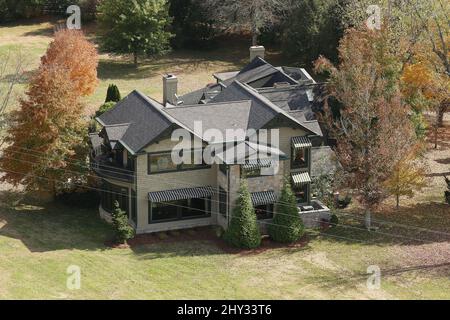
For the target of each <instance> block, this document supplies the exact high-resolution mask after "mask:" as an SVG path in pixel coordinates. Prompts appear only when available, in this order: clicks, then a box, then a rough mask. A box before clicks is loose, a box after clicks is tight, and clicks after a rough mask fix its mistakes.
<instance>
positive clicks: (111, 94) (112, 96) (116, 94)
mask: <svg viewBox="0 0 450 320" xmlns="http://www.w3.org/2000/svg"><path fill="white" fill-rule="evenodd" d="M121 99H122V98H121V96H120V91H119V88H117V86H116V85H115V84H110V85H109V86H108V91H106V99H105V103H106V102H111V101H113V102H119V101H120V100H121Z"/></svg>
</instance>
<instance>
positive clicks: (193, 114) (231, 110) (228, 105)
mask: <svg viewBox="0 0 450 320" xmlns="http://www.w3.org/2000/svg"><path fill="white" fill-rule="evenodd" d="M251 107H252V103H251V101H249V100H242V101H236V102H234V101H227V102H219V103H207V104H196V105H190V106H189V105H187V106H186V105H182V106H176V107H175V106H171V107H166V108H165V109H164V112H166V113H168V114H169V115H171V116H172V117H173V118H175V119H177V120H178V121H180V122H181V123H183V124H184V125H185V126H186V127H187V128H188V129H189V130H190V131H191V132H194V123H195V122H196V121H197V122H200V123H201V129H202V132H196V134H197V135H198V136H201V138H202V139H203V140H205V141H208V142H210V141H209V138H208V137H205V136H204V135H203V133H204V132H205V131H206V130H208V129H217V130H219V131H220V132H221V133H222V135H223V138H224V139H225V138H226V130H227V129H235V130H236V129H242V131H243V132H244V135H243V136H239V137H237V139H238V140H244V139H245V130H247V128H249V122H250V112H251ZM214 142H218V141H214Z"/></svg>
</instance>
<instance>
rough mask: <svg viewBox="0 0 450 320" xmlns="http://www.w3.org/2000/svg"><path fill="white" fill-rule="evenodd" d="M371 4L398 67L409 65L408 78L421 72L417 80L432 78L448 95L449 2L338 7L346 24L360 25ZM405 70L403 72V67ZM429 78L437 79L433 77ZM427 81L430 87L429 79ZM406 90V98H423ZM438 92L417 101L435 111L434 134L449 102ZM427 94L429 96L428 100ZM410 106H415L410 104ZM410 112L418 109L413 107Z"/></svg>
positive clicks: (358, 1) (365, 1)
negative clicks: (380, 15) (378, 10)
mask: <svg viewBox="0 0 450 320" xmlns="http://www.w3.org/2000/svg"><path fill="white" fill-rule="evenodd" d="M374 4H376V5H379V6H380V8H381V14H382V21H383V25H384V28H385V29H386V30H387V31H388V33H389V43H390V44H391V46H390V50H391V51H392V52H393V53H395V55H396V56H397V58H398V59H399V61H400V62H401V63H402V69H405V68H407V67H410V71H412V72H411V75H412V76H413V77H412V78H410V79H411V80H415V79H414V72H415V71H418V72H422V73H421V76H424V77H425V78H422V79H417V80H419V81H421V82H422V84H424V83H423V81H424V80H432V82H434V83H437V84H438V85H439V86H440V87H443V88H444V89H445V94H446V96H448V94H447V93H448V90H449V77H450V61H449V57H450V54H449V44H448V41H449V34H450V23H449V16H448V12H449V11H450V3H449V2H448V1H443V0H431V1H422V0H405V1H393V0H387V1H386V0H347V1H345V2H344V5H343V9H342V12H343V16H344V19H343V20H344V21H345V22H346V25H347V26H360V25H362V24H363V23H364V21H366V19H367V18H368V14H367V12H366V10H367V7H368V5H374ZM414 69H416V70H414ZM420 69H422V70H420ZM405 71H406V72H407V70H405ZM424 71H426V72H425V73H426V74H425V73H424ZM433 78H434V79H436V80H437V81H434V80H433ZM429 84H430V85H429V87H430V88H431V87H432V84H431V82H430V83H429ZM409 89H411V88H409ZM416 90H418V91H421V90H422V88H421V87H420V86H419V87H416ZM441 92H442V91H441ZM407 93H409V94H411V95H410V96H406V99H408V100H409V101H408V102H411V100H413V99H417V98H424V97H423V96H420V95H421V94H420V93H417V94H415V93H414V91H411V90H408V91H407ZM439 96H442V95H441V94H440V95H437V96H436V95H432V96H431V97H428V98H426V99H424V100H423V101H421V102H422V103H423V104H426V105H427V107H429V108H431V109H432V110H433V111H435V113H436V122H435V124H434V126H435V137H436V133H437V127H440V126H442V119H443V115H444V112H445V111H446V110H447V108H448V105H449V104H450V102H449V99H448V97H447V98H446V99H445V98H442V97H441V98H440V99H439V98H438V97H439ZM430 98H431V100H429V99H430ZM413 102H416V103H417V102H419V101H417V100H416V101H413ZM412 107H413V108H415V107H416V106H415V105H414V104H413V105H412ZM414 112H416V113H417V112H420V111H418V110H417V109H415V110H414Z"/></svg>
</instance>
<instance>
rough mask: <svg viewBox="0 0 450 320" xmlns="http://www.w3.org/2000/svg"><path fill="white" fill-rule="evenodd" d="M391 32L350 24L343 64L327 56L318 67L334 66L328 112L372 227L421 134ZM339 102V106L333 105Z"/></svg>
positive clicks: (346, 176) (349, 182) (346, 174)
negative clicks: (393, 49)
mask: <svg viewBox="0 0 450 320" xmlns="http://www.w3.org/2000/svg"><path fill="white" fill-rule="evenodd" d="M385 36H386V33H384V32H383V31H382V30H381V31H377V30H375V31H371V30H368V29H365V30H356V29H348V30H347V31H346V32H345V35H344V37H343V38H342V40H341V42H340V45H339V65H338V66H334V65H332V64H331V62H330V61H328V60H327V59H326V58H324V57H320V58H319V59H318V60H317V61H316V62H315V70H316V72H324V71H326V72H328V73H329V81H328V83H327V85H326V88H327V98H326V99H325V115H324V118H325V120H326V122H327V124H328V127H329V130H330V131H331V133H332V135H333V136H334V137H335V138H336V140H337V147H336V150H335V153H336V157H337V159H338V160H339V162H340V163H341V165H342V169H341V176H342V177H341V179H339V180H340V181H342V183H343V186H345V187H348V188H351V189H352V190H354V192H355V195H356V197H357V199H358V200H359V202H360V203H361V205H362V206H363V207H364V210H365V225H366V227H367V228H368V229H370V228H371V213H372V212H373V211H374V210H375V209H376V208H377V207H378V205H379V204H380V203H381V202H382V201H383V200H384V199H385V198H387V197H388V196H389V195H390V193H389V190H388V189H387V187H386V181H387V180H388V179H389V178H390V177H391V176H392V173H393V172H394V168H395V167H396V165H397V163H399V161H400V160H401V159H402V158H403V156H404V155H405V154H407V153H408V152H409V150H410V149H411V148H413V146H414V145H415V134H414V130H413V127H412V124H411V121H410V119H409V117H408V111H409V109H410V107H409V106H407V105H405V104H404V102H403V99H402V96H401V93H400V91H399V87H398V81H397V79H398V74H399V68H398V66H397V65H396V59H395V57H393V56H392V53H391V51H390V50H388V44H387V43H386V41H385ZM332 108H334V110H332Z"/></svg>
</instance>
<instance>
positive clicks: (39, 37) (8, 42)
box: [0, 21, 279, 113]
mask: <svg viewBox="0 0 450 320" xmlns="http://www.w3.org/2000/svg"><path fill="white" fill-rule="evenodd" d="M54 23H55V21H33V22H20V23H19V24H13V25H5V26H1V25H0V54H1V53H6V52H8V51H10V50H12V52H17V51H16V50H21V52H22V53H24V55H25V58H26V66H27V67H26V69H27V71H32V70H34V69H35V68H37V66H38V65H39V61H40V60H39V59H40V57H41V56H42V55H43V54H44V53H45V50H46V48H47V46H48V44H49V43H50V41H51V40H52V34H53V26H54ZM83 28H84V29H83V30H84V31H85V33H86V35H87V36H88V38H89V39H90V40H91V41H93V42H94V43H95V42H96V37H95V33H94V30H95V25H87V26H86V27H83ZM249 44H250V43H249V41H247V40H245V39H244V40H234V41H227V40H223V42H221V43H220V45H218V48H217V49H213V50H208V51H190V50H181V51H176V52H172V53H169V54H167V55H165V56H162V57H157V58H154V59H144V60H141V61H140V64H139V66H138V68H135V66H134V65H133V63H132V59H131V58H127V57H117V56H112V55H109V54H107V53H100V56H99V57H100V60H99V67H98V78H99V85H98V88H97V90H96V91H95V92H94V94H93V95H92V96H90V97H88V98H87V99H86V103H87V105H88V107H87V111H88V112H89V113H92V112H93V111H95V110H96V109H98V107H99V106H100V105H101V104H102V103H103V102H104V99H105V96H106V89H107V88H108V85H109V84H110V83H115V84H116V85H117V86H118V87H119V89H120V91H121V94H122V96H125V95H127V94H128V93H130V92H131V91H132V90H134V89H138V90H140V91H142V92H144V93H146V94H148V95H150V96H152V97H153V98H155V99H157V100H160V99H161V98H162V79H161V77H162V75H163V74H164V73H169V72H170V73H175V74H176V75H177V76H178V78H179V84H178V90H179V93H180V94H184V93H187V92H189V91H192V90H195V89H199V88H201V87H204V86H205V85H206V84H208V83H211V82H215V79H214V78H213V76H212V74H213V73H214V72H219V71H232V70H237V69H239V68H240V67H242V66H243V65H244V64H245V63H247V62H248V57H249V52H248V46H249ZM267 55H268V59H269V60H270V61H272V62H274V61H275V62H276V61H278V60H279V54H278V52H276V51H271V50H269V51H268V52H267ZM24 89H25V85H24V84H22V85H20V86H19V88H18V91H17V93H18V94H21V93H23V91H24ZM15 106H16V105H15V104H13V105H12V106H11V107H10V108H14V107H15Z"/></svg>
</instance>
